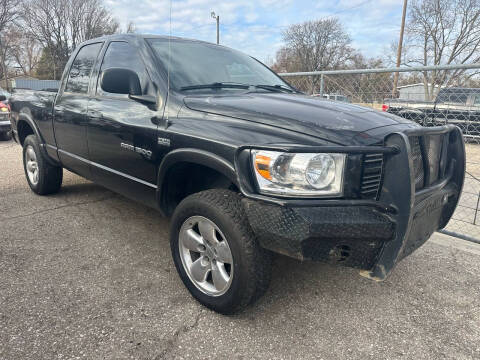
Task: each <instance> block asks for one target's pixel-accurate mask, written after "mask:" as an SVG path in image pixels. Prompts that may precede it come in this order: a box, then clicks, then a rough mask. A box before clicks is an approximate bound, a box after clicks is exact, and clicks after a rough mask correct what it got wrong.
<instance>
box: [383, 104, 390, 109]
mask: <svg viewBox="0 0 480 360" xmlns="http://www.w3.org/2000/svg"><path fill="white" fill-rule="evenodd" d="M389 107H390V106H388V105H385V104H383V105H382V111H388V108H389Z"/></svg>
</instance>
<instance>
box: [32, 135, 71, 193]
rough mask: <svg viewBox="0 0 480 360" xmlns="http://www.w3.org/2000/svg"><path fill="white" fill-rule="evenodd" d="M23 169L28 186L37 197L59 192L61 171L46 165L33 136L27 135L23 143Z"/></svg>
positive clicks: (58, 167) (45, 160)
mask: <svg viewBox="0 0 480 360" xmlns="http://www.w3.org/2000/svg"><path fill="white" fill-rule="evenodd" d="M23 167H24V170H25V176H26V178H27V182H28V185H29V186H30V188H31V189H32V190H33V192H35V193H37V194H38V195H47V194H53V193H56V192H58V190H60V186H61V185H62V179H63V169H62V167H60V166H53V165H51V164H49V163H48V161H47V159H45V157H44V155H43V154H42V152H41V151H40V145H39V143H38V140H37V137H36V136H35V135H29V136H27V137H26V138H25V141H24V142H23Z"/></svg>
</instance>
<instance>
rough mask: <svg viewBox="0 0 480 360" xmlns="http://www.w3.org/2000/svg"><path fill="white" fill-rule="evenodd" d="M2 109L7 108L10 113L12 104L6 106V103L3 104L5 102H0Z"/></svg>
mask: <svg viewBox="0 0 480 360" xmlns="http://www.w3.org/2000/svg"><path fill="white" fill-rule="evenodd" d="M1 108H7V109H8V111H10V104H5V103H3V102H1V101H0V109H1Z"/></svg>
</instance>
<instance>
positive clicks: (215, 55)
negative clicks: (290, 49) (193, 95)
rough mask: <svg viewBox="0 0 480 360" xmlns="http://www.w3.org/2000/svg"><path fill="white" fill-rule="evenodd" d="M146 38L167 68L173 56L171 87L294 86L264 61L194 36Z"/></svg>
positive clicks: (270, 88)
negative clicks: (191, 38) (269, 67)
mask: <svg viewBox="0 0 480 360" xmlns="http://www.w3.org/2000/svg"><path fill="white" fill-rule="evenodd" d="M147 41H148V43H149V44H150V45H151V47H152V48H153V50H154V52H155V54H156V56H157V57H158V59H159V60H160V61H161V62H162V64H163V65H164V67H165V69H167V68H168V67H169V59H170V87H171V88H173V89H175V90H177V91H178V90H180V91H212V90H214V91H218V90H220V89H221V90H224V91H238V90H242V89H243V91H245V89H246V88H248V85H250V86H257V88H256V89H264V90H275V89H277V90H281V89H284V90H288V91H291V90H292V88H291V87H290V86H289V85H288V84H286V83H285V82H284V81H283V80H282V79H281V78H280V77H278V76H277V75H275V74H274V73H273V72H272V71H270V70H269V69H268V68H267V67H266V66H265V65H263V64H262V63H260V62H258V61H257V60H255V59H253V58H252V57H250V56H248V55H245V54H242V53H241V52H239V51H235V50H232V49H229V48H226V47H223V46H218V45H214V44H209V43H204V42H198V41H194V40H179V39H172V40H171V41H170V44H169V41H168V39H148V40H147ZM169 52H170V56H169Z"/></svg>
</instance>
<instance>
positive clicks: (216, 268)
mask: <svg viewBox="0 0 480 360" xmlns="http://www.w3.org/2000/svg"><path fill="white" fill-rule="evenodd" d="M178 247H179V251H180V258H181V260H182V265H183V268H184V270H185V272H186V273H187V275H188V277H189V279H190V280H191V281H192V283H193V284H194V285H195V286H196V287H197V289H199V290H200V291H201V292H203V293H204V294H207V295H210V296H220V295H223V294H225V293H226V292H227V291H228V289H229V288H230V285H231V284H232V279H233V257H232V252H231V250H230V246H229V245H228V242H227V239H226V237H225V236H224V235H223V233H222V232H221V231H220V229H219V228H218V226H217V225H216V224H215V223H214V222H213V221H211V220H209V219H207V218H205V217H203V216H192V217H190V218H188V219H187V220H185V222H184V223H183V224H182V226H181V228H180V234H179V240H178Z"/></svg>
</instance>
